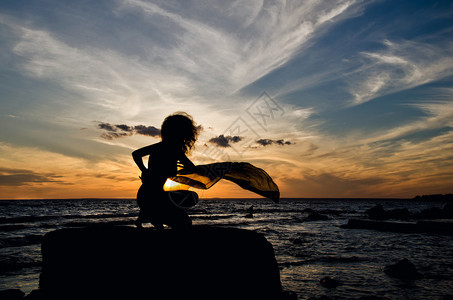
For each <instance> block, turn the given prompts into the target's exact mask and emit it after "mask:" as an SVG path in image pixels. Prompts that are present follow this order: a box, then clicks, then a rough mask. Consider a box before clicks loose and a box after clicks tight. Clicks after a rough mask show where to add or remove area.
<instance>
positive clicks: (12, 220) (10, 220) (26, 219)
mask: <svg viewBox="0 0 453 300" xmlns="http://www.w3.org/2000/svg"><path fill="white" fill-rule="evenodd" d="M137 216H138V213H104V214H87V215H61V216H52V215H45V216H21V217H0V224H18V223H36V222H43V221H55V220H62V219H109V218H129V217H137Z"/></svg>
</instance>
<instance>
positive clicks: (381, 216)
mask: <svg viewBox="0 0 453 300" xmlns="http://www.w3.org/2000/svg"><path fill="white" fill-rule="evenodd" d="M365 214H367V215H368V217H369V218H370V219H373V220H386V219H387V214H386V212H385V210H384V208H383V207H382V205H380V204H376V205H375V206H373V207H372V208H370V209H368V210H366V211H365Z"/></svg>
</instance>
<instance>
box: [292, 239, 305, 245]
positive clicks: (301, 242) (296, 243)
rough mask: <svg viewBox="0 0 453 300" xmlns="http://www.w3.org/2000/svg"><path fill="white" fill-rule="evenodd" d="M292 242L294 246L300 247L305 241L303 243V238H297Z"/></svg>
mask: <svg viewBox="0 0 453 300" xmlns="http://www.w3.org/2000/svg"><path fill="white" fill-rule="evenodd" d="M292 242H293V244H294V245H300V244H303V243H304V242H305V241H303V240H302V239H301V238H295V239H292Z"/></svg>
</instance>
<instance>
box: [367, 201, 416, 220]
mask: <svg viewBox="0 0 453 300" xmlns="http://www.w3.org/2000/svg"><path fill="white" fill-rule="evenodd" d="M365 214H367V215H368V217H369V218H370V219H373V220H388V219H396V220H409V218H410V217H411V213H410V212H409V210H408V209H407V208H397V209H391V210H385V209H384V208H383V207H382V205H381V204H376V205H375V206H373V207H372V208H370V209H368V210H366V211H365Z"/></svg>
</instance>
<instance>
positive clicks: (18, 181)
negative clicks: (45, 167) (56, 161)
mask: <svg viewBox="0 0 453 300" xmlns="http://www.w3.org/2000/svg"><path fill="white" fill-rule="evenodd" d="M61 178H62V176H59V175H57V174H53V173H37V172H34V171H31V170H25V169H11V168H0V186H21V185H28V184H32V183H47V182H53V183H59V184H69V183H68V182H65V181H63V180H61Z"/></svg>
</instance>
